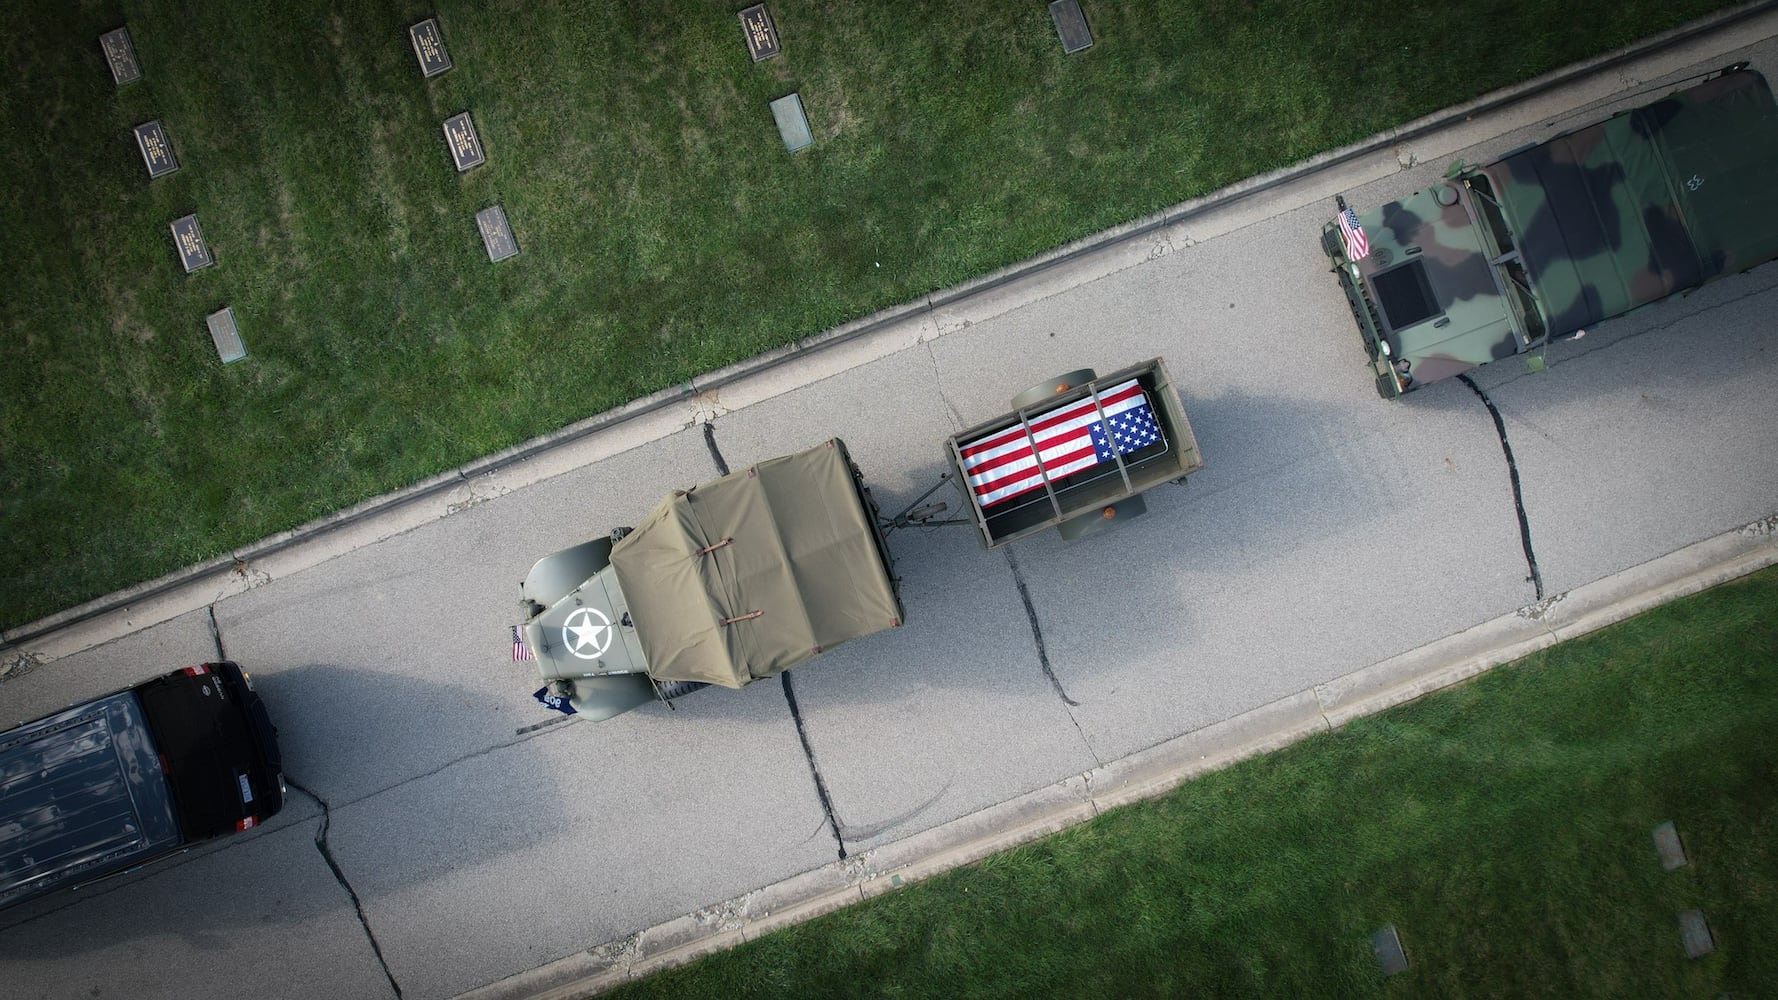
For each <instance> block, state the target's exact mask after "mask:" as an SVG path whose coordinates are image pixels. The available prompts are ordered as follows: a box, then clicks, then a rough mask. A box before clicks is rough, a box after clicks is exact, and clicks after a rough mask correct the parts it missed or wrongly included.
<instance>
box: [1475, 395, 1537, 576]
mask: <svg viewBox="0 0 1778 1000" xmlns="http://www.w3.org/2000/svg"><path fill="white" fill-rule="evenodd" d="M1457 378H1458V379H1459V380H1460V381H1461V382H1462V383H1463V384H1464V385H1467V386H1469V388H1470V391H1472V392H1474V393H1475V394H1476V396H1477V397H1478V398H1479V399H1481V401H1482V405H1483V406H1486V407H1487V408H1488V416H1490V417H1493V418H1494V432H1495V433H1496V434H1498V435H1499V436H1500V450H1501V451H1503V452H1505V453H1506V474H1507V478H1508V479H1510V480H1511V481H1512V486H1513V509H1514V510H1515V511H1517V512H1518V515H1519V544H1520V545H1521V546H1523V547H1524V549H1525V565H1526V566H1528V567H1530V569H1531V575H1530V576H1528V577H1526V578H1525V582H1527V583H1529V584H1531V585H1532V586H1533V587H1534V588H1536V591H1537V600H1539V601H1541V600H1543V597H1544V594H1543V573H1542V571H1540V570H1539V569H1538V568H1537V553H1536V551H1534V550H1533V549H1532V548H1531V519H1530V517H1529V516H1527V515H1526V513H1525V492H1524V489H1523V488H1522V487H1521V486H1520V485H1519V463H1518V462H1517V461H1516V460H1515V459H1514V458H1513V446H1512V442H1511V441H1508V440H1507V436H1506V421H1505V420H1503V419H1502V418H1501V416H1500V410H1499V409H1497V408H1496V407H1495V406H1494V401H1493V400H1492V399H1489V398H1488V394H1487V393H1486V392H1483V391H1482V387H1481V386H1479V385H1476V383H1475V379H1473V378H1470V377H1469V375H1468V374H1467V373H1465V374H1463V375H1459V376H1457Z"/></svg>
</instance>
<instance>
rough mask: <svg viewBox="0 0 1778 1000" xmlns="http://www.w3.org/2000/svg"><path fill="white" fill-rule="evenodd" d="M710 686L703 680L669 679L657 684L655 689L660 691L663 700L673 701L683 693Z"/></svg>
mask: <svg viewBox="0 0 1778 1000" xmlns="http://www.w3.org/2000/svg"><path fill="white" fill-rule="evenodd" d="M709 686H710V685H708V684H705V683H704V682H702V681H667V682H666V683H664V684H661V683H657V684H655V686H654V689H655V690H656V691H659V692H660V695H661V700H662V701H672V700H673V699H674V698H677V697H679V696H681V695H687V694H691V693H692V692H693V691H699V690H702V689H704V688H707V687H709Z"/></svg>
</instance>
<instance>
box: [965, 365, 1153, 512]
mask: <svg viewBox="0 0 1778 1000" xmlns="http://www.w3.org/2000/svg"><path fill="white" fill-rule="evenodd" d="M1093 399H1094V397H1092V396H1088V397H1087V398H1086V399H1083V400H1080V401H1079V402H1076V403H1071V404H1069V405H1067V406H1065V407H1062V408H1061V409H1059V410H1055V411H1053V412H1050V413H1045V414H1041V415H1038V416H1036V417H1034V418H1032V419H1030V420H1029V421H1027V422H1025V423H1020V424H1019V425H1018V426H1016V427H1009V428H1007V429H1006V430H1003V431H996V432H994V433H992V434H989V435H987V436H985V437H981V438H977V439H976V440H974V441H965V442H962V443H961V444H960V445H959V446H958V451H959V452H960V453H961V454H962V456H963V472H964V475H966V476H967V477H968V478H969V489H970V492H971V494H972V495H973V496H974V497H975V502H976V503H977V504H980V505H981V507H982V508H983V509H984V510H985V509H987V508H989V507H992V506H994V505H995V504H998V503H1002V502H1004V501H1006V500H1010V499H1012V498H1013V497H1016V496H1018V495H1020V494H1022V493H1029V492H1030V491H1032V490H1037V489H1042V488H1043V482H1044V478H1045V477H1048V478H1049V480H1050V481H1051V482H1054V481H1055V480H1058V479H1061V478H1062V477H1063V476H1067V475H1071V474H1073V473H1076V472H1080V471H1082V470H1084V469H1090V468H1092V467H1093V466H1095V465H1098V464H1099V463H1101V462H1109V461H1111V460H1112V455H1113V454H1114V450H1115V454H1118V455H1128V454H1129V453H1130V452H1133V451H1135V450H1137V449H1138V448H1143V447H1147V446H1148V445H1151V444H1158V443H1163V442H1164V440H1165V439H1164V438H1163V436H1162V434H1161V427H1160V424H1159V423H1157V422H1156V420H1155V415H1154V408H1153V405H1152V404H1151V403H1150V402H1149V399H1148V394H1147V393H1145V392H1143V390H1142V386H1141V385H1140V384H1139V383H1138V382H1137V381H1136V380H1135V379H1130V380H1129V381H1127V382H1119V383H1118V384H1117V385H1114V386H1112V387H1110V388H1108V389H1104V390H1102V391H1100V392H1099V393H1098V406H1094V405H1093ZM1101 412H1103V414H1104V418H1103V419H1101V418H1100V414H1101ZM1027 424H1028V425H1029V427H1030V433H1029V434H1027V433H1026V426H1027ZM1033 443H1035V445H1036V448H1035V454H1034V452H1033V447H1032V446H1033Z"/></svg>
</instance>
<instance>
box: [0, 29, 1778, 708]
mask: <svg viewBox="0 0 1778 1000" xmlns="http://www.w3.org/2000/svg"><path fill="white" fill-rule="evenodd" d="M1774 11H1778V0H1764V2H1760V3H1754V4H1749V5H1746V6H1743V7H1738V8H1734V9H1732V10H1727V11H1721V12H1718V13H1717V14H1714V15H1711V16H1708V17H1705V18H1702V19H1700V20H1698V21H1694V22H1692V23H1691V24H1688V25H1685V26H1682V27H1680V28H1676V29H1674V30H1672V31H1668V32H1666V33H1664V34H1661V35H1657V36H1655V37H1654V38H1651V39H1647V40H1644V41H1642V42H1639V43H1636V44H1635V45H1631V46H1628V47H1625V48H1623V49H1620V50H1618V51H1616V52H1613V53H1608V54H1606V55H1603V56H1598V57H1595V58H1593V59H1589V60H1586V61H1584V62H1580V63H1576V64H1573V65H1571V66H1567V67H1564V68H1562V69H1559V70H1556V71H1554V72H1551V73H1547V74H1544V75H1543V76H1541V77H1538V78H1536V79H1534V80H1529V81H1526V82H1524V83H1521V84H1518V85H1515V86H1511V87H1507V88H1505V89H1503V90H1500V91H1496V92H1494V93H1492V94H1487V95H1484V96H1483V97H1480V98H1477V99H1476V100H1473V101H1469V102H1467V103H1465V104H1461V105H1458V106H1456V107H1454V108H1448V109H1446V110H1443V111H1440V112H1437V113H1435V114H1432V115H1428V116H1425V117H1423V118H1420V119H1417V120H1415V121H1412V122H1409V123H1407V124H1405V125H1403V126H1401V127H1399V128H1396V129H1392V130H1389V131H1387V132H1384V133H1381V134H1379V135H1377V136H1373V137H1372V138H1370V139H1367V140H1364V141H1363V142H1360V143H1356V144H1354V145H1351V146H1348V147H1346V148H1343V149H1337V150H1333V151H1331V152H1328V153H1324V154H1321V155H1318V156H1315V157H1312V158H1310V159H1308V160H1305V161H1303V162H1301V163H1298V164H1295V165H1292V166H1290V167H1287V168H1284V169H1281V170H1277V171H1273V172H1272V173H1269V174H1263V175H1260V176H1258V177H1253V178H1249V179H1247V180H1244V181H1241V182H1238V183H1236V184H1233V185H1230V186H1229V187H1226V188H1223V189H1221V190H1219V191H1216V192H1213V193H1211V194H1209V195H1206V196H1204V197H1201V198H1196V199H1193V200H1190V201H1186V202H1182V203H1180V204H1178V205H1174V206H1172V207H1170V208H1167V209H1165V210H1163V211H1161V212H1158V213H1156V214H1154V215H1151V216H1148V217H1146V218H1143V219H1137V220H1135V221H1132V222H1130V223H1127V224H1125V225H1122V226H1117V227H1114V228H1112V229H1108V230H1105V231H1103V232H1099V233H1095V234H1093V235H1091V236H1088V237H1085V238H1082V239H1080V240H1076V241H1074V242H1072V243H1069V244H1066V245H1064V246H1062V247H1059V248H1057V249H1055V250H1052V251H1050V252H1048V253H1044V254H1040V255H1038V256H1036V257H1033V258H1031V259H1029V260H1026V261H1022V262H1020V263H1018V264H1014V265H1011V266H1009V267H1006V268H1002V269H1001V270H999V271H996V272H994V273H992V274H988V275H984V276H982V277H980V278H977V279H974V280H972V281H968V282H964V283H963V284H960V285H957V286H955V287H952V288H948V289H945V290H943V291H940V292H937V293H934V294H932V295H930V296H927V297H925V298H923V299H920V300H916V301H914V302H910V303H905V304H903V305H900V306H895V307H892V308H890V309H887V310H884V311H882V312H879V313H876V314H874V315H872V316H867V317H864V318H861V319H858V320H856V321H853V322H851V323H847V324H844V325H842V326H839V327H836V328H834V329H832V330H828V331H825V332H822V333H819V334H814V335H812V336H809V337H805V338H802V339H800V340H798V341H795V342H793V343H791V344H789V345H787V346H785V347H782V348H779V349H777V350H774V351H769V352H767V353H765V354H761V355H758V356H756V357H753V358H749V359H747V360H745V361H741V362H738V363H736V364H734V365H730V366H728V367H726V368H722V369H719V370H717V371H714V372H710V373H708V374H706V375H702V376H699V377H697V378H694V379H692V380H691V381H689V382H686V383H683V384H679V385H673V386H669V387H667V388H665V389H662V390H660V391H659V392H656V393H653V394H651V395H649V396H646V397H644V398H642V399H638V400H635V401H633V402H631V403H628V404H625V405H624V406H620V407H617V408H616V409H613V410H609V411H606V412H604V413H601V414H598V415H595V416H593V417H589V418H587V419H586V420H582V421H579V422H577V423H574V424H571V425H569V426H568V427H564V428H562V429H560V430H558V431H555V432H553V433H550V434H546V435H543V436H541V437H538V438H535V439H533V440H531V441H527V442H525V443H523V444H520V445H517V446H515V447H513V448H510V449H507V450H506V451H503V452H499V453H497V454H494V455H490V456H487V457H485V458H482V459H479V460H477V461H475V462H471V463H468V464H466V465H463V466H461V467H459V468H456V469H453V470H450V471H448V472H445V473H441V474H440V475H437V476H434V477H432V478H430V479H427V480H425V481H423V482H420V483H416V484H414V485H412V486H409V487H407V488H405V489H401V490H397V491H395V492H393V493H389V494H386V495H384V496H381V497H377V498H374V499H372V500H368V501H365V502H364V503H361V504H357V505H355V506H353V507H350V508H347V509H346V510H343V511H339V512H336V513H334V514H330V515H327V516H325V517H321V518H318V519H316V520H314V521H311V522H309V523H307V524H304V525H301V526H299V527H297V528H294V529H292V530H290V531H287V532H282V533H280V534H277V535H273V536H271V537H269V538H265V539H261V540H259V541H257V542H254V543H252V544H250V545H246V546H243V547H241V548H239V549H236V550H235V551H234V552H232V553H230V554H228V555H225V556H220V557H218V558H216V559H212V560H209V561H207V562H203V563H199V564H197V565H194V566H189V567H186V568H184V569H181V570H178V571H176V572H173V573H170V574H167V575H166V576H163V577H160V578H158V579H155V580H150V581H147V582H145V583H142V584H138V585H136V586H133V587H128V588H125V589H123V590H120V591H117V592H115V593H112V594H108V595H106V596H104V597H100V598H96V599H94V600H92V601H88V602H86V603H84V604H81V605H79V606H78V607H75V608H71V609H68V610H65V611H62V612H58V613H56V614H52V615H49V616H46V617H44V618H41V619H39V620H37V621H33V622H29V623H26V624H24V625H20V626H18V627H15V628H11V629H7V630H5V631H4V632H0V650H4V654H3V655H0V660H4V662H5V664H15V663H19V662H26V663H29V664H30V665H37V664H41V663H46V662H49V661H52V660H55V659H59V658H61V657H64V656H68V655H71V654H73V653H76V652H79V651H81V650H84V649H89V648H92V647H94V646H97V645H100V644H102V643H104V642H108V641H110V640H112V639H116V638H119V637H121V636H123V635H127V634H129V633H131V632H134V631H137V630H140V629H143V628H146V627H148V626H151V625H155V624H159V623H160V622H164V621H168V620H170V619H172V618H175V617H178V616H179V615H181V614H185V613H188V612H191V611H195V610H197V609H199V608H202V607H205V606H208V605H210V604H213V603H215V602H216V601H219V600H221V599H223V598H225V597H229V596H233V595H236V594H240V593H244V592H246V591H248V590H251V589H253V588H255V587H258V586H262V585H264V584H265V583H267V582H269V581H271V580H272V579H275V578H277V577H280V576H285V575H289V574H291V573H295V572H299V571H300V570H303V569H306V568H309V567H312V566H315V565H318V564H319V563H322V562H325V561H327V560H328V559H331V558H333V557H335V556H337V555H341V554H343V553H345V552H348V551H351V550H352V549H354V548H357V547H360V546H363V545H368V544H371V543H373V542H376V541H381V540H383V539H386V538H390V537H393V536H395V535H398V534H401V533H403V532H406V531H410V530H412V529H414V528H417V527H420V526H422V525H424V524H427V523H430V522H432V521H434V520H438V519H441V518H444V517H448V516H450V515H451V514H454V513H456V512H458V511H460V510H463V509H465V508H468V507H471V506H474V505H476V504H479V503H482V502H485V501H487V500H490V499H494V498H495V497H498V496H501V495H503V494H505V493H508V492H511V491H513V490H515V489H519V488H522V487H524V486H527V485H531V484H534V483H537V482H541V481H543V480H545V479H548V478H551V477H553V476H556V475H560V474H561V473H563V472H567V471H570V470H571V469H574V468H577V467H579V466H582V465H585V464H588V463H590V462H594V461H598V460H599V459H601V458H606V457H609V456H611V455H615V454H618V453H619V452H622V451H627V450H629V449H631V448H635V447H638V446H640V445H643V444H647V443H649V442H651V441H654V440H658V439H660V438H662V437H665V436H667V435H669V434H673V433H677V432H678V431H681V430H684V429H685V428H687V427H689V426H692V425H694V424H696V423H700V422H705V421H708V420H711V419H714V418H715V417H717V416H720V415H721V414H723V413H725V412H732V411H733V410H735V409H739V408H740V407H742V406H745V405H748V404H749V403H752V402H757V401H759V400H762V399H767V398H771V397H773V396H776V395H780V394H782V393H783V392H786V391H789V390H791V389H795V388H800V387H801V386H804V385H808V384H811V383H813V382H816V381H819V380H821V379H823V378H826V377H829V376H831V375H834V374H837V373H839V372H841V371H845V370H847V369H849V368H851V367H854V366H855V365H857V364H861V363H863V362H864V361H867V360H874V359H875V358H878V357H883V356H886V355H887V354H889V353H894V352H895V351H899V350H902V349H905V348H907V347H912V346H914V345H917V344H919V343H921V342H924V341H929V340H933V339H936V338H937V337H940V336H943V335H945V334H948V333H952V332H956V331H958V330H962V329H965V328H967V327H969V326H970V325H972V324H973V323H975V322H980V321H981V320H982V319H985V318H991V317H992V316H997V315H1000V314H1003V313H1005V312H1008V311H1011V310H1012V309H1015V308H1018V307H1020V306H1022V305H1026V304H1029V303H1030V302H1034V301H1038V300H1041V299H1043V298H1046V297H1048V296H1049V295H1052V294H1054V293H1055V292H1057V291H1060V290H1062V288H1065V287H1073V286H1074V285H1077V284H1081V283H1084V282H1085V281H1091V280H1094V279H1096V278H1098V277H1103V276H1104V275H1106V274H1110V273H1115V272H1116V271H1120V270H1123V269H1125V268H1127V267H1132V266H1135V265H1137V264H1140V263H1142V262H1143V261H1145V260H1148V259H1151V258H1153V257H1156V256H1160V255H1163V254H1166V253H1169V252H1172V251H1173V250H1174V249H1176V247H1175V245H1174V242H1175V240H1178V241H1179V242H1180V245H1182V246H1189V245H1190V244H1191V243H1192V242H1194V239H1202V238H1203V233H1202V232H1200V233H1199V234H1198V236H1197V237H1194V236H1192V235H1191V234H1188V233H1186V232H1185V230H1184V228H1183V227H1184V226H1185V224H1187V223H1193V224H1194V225H1197V224H1206V225H1208V223H1205V221H1204V220H1205V219H1206V217H1208V216H1212V215H1215V214H1217V213H1223V214H1226V215H1231V216H1234V218H1233V219H1232V221H1231V220H1228V219H1225V220H1223V222H1222V223H1221V225H1222V226H1223V227H1224V231H1226V230H1227V229H1230V228H1235V227H1238V226H1239V225H1242V224H1245V222H1244V221H1243V219H1242V218H1241V216H1242V214H1243V213H1242V212H1241V211H1239V209H1248V210H1251V209H1252V207H1253V206H1254V205H1256V204H1257V202H1256V201H1255V199H1256V197H1257V196H1259V195H1261V194H1266V193H1273V192H1278V191H1279V190H1280V189H1283V188H1285V187H1286V186H1287V185H1297V184H1301V183H1304V182H1306V181H1310V180H1311V179H1312V178H1315V177H1316V176H1317V175H1327V176H1329V177H1332V178H1333V180H1334V181H1336V182H1337V183H1334V184H1333V186H1329V185H1328V184H1326V183H1324V184H1320V185H1317V186H1316V187H1317V191H1318V196H1319V194H1321V193H1324V194H1325V195H1326V196H1327V197H1330V198H1331V195H1332V193H1333V191H1335V190H1338V189H1340V188H1341V187H1342V186H1343V183H1344V182H1345V181H1346V180H1348V179H1349V178H1346V177H1344V176H1335V175H1340V174H1343V173H1344V172H1345V171H1343V170H1342V169H1341V168H1349V167H1350V166H1351V165H1354V164H1358V163H1360V162H1361V161H1370V160H1377V159H1378V158H1379V157H1384V158H1387V159H1389V161H1390V162H1394V156H1395V153H1393V152H1392V151H1395V150H1399V149H1400V148H1401V147H1402V146H1403V144H1405V143H1408V142H1410V141H1413V140H1416V139H1419V138H1421V137H1425V136H1429V135H1431V134H1433V133H1437V132H1440V131H1441V130H1454V131H1456V132H1460V133H1467V132H1469V131H1472V130H1473V129H1474V128H1475V127H1477V126H1476V125H1475V124H1474V123H1475V120H1476V119H1477V118H1480V117H1482V116H1484V115H1488V114H1492V113H1495V112H1498V111H1500V110H1502V109H1506V108H1510V107H1513V106H1515V105H1519V104H1522V103H1525V102H1528V101H1531V100H1533V99H1534V98H1537V97H1539V96H1541V95H1545V94H1549V93H1552V92H1554V91H1557V90H1560V89H1562V88H1569V87H1575V85H1577V84H1578V83H1580V82H1581V81H1586V80H1589V79H1592V80H1594V81H1596V83H1597V86H1593V87H1590V88H1576V89H1577V93H1576V95H1575V96H1577V97H1578V98H1580V99H1581V102H1582V103H1581V105H1580V106H1581V107H1584V106H1586V105H1587V103H1588V102H1590V101H1597V100H1601V99H1606V98H1609V97H1613V96H1621V93H1619V92H1620V91H1621V90H1622V89H1623V88H1624V86H1625V85H1626V84H1633V83H1634V82H1635V81H1634V80H1632V79H1630V78H1628V77H1624V78H1620V79H1619V80H1617V81H1615V82H1607V81H1604V80H1603V79H1602V75H1603V74H1604V72H1605V71H1607V70H1609V69H1612V68H1615V67H1620V66H1624V65H1627V64H1630V63H1632V62H1633V61H1635V60H1639V59H1645V58H1653V57H1655V56H1657V55H1661V54H1663V53H1668V54H1679V53H1685V54H1684V55H1683V58H1686V59H1690V60H1693V61H1696V60H1702V59H1708V58H1712V55H1711V54H1710V52H1686V50H1687V47H1688V46H1691V45H1692V43H1694V42H1696V43H1698V45H1708V44H1713V43H1711V42H1708V41H1706V40H1709V39H1712V38H1713V37H1714V36H1718V35H1719V34H1722V33H1726V32H1728V31H1729V30H1730V29H1732V28H1735V27H1737V26H1739V25H1741V24H1743V23H1744V22H1747V21H1750V20H1753V19H1755V18H1758V17H1760V16H1762V15H1766V14H1770V13H1772V12H1774ZM1775 30H1778V29H1775ZM1711 51H1715V50H1711ZM1676 57H1677V56H1676ZM1654 71H1655V72H1657V73H1658V72H1659V71H1660V70H1659V68H1658V67H1656V68H1654ZM1567 110H1568V111H1570V112H1572V111H1573V110H1575V109H1574V108H1568V109H1567ZM1373 167H1374V164H1373ZM1322 187H1325V188H1327V190H1326V191H1325V192H1319V189H1320V188H1322ZM1231 209H1234V210H1235V211H1229V210H1231ZM1215 228H1216V227H1215V226H1214V225H1212V226H1211V229H1212V230H1214V229H1215ZM1076 272H1079V273H1076ZM725 392H727V393H730V394H731V395H732V398H730V399H728V400H722V399H721V398H720V397H721V394H722V393H725ZM0 676H4V674H0Z"/></svg>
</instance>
